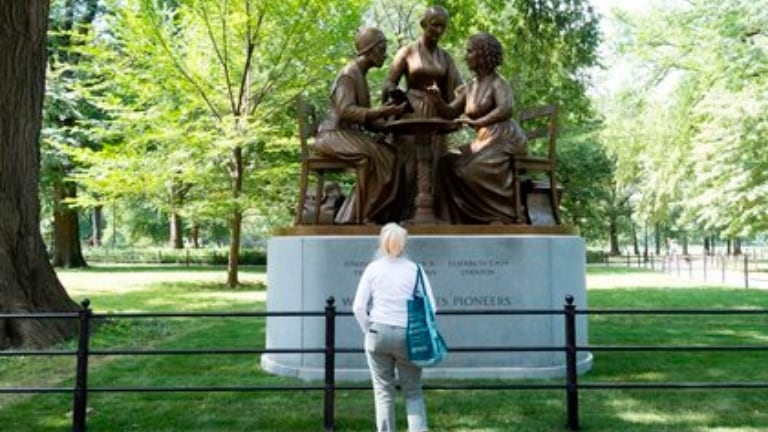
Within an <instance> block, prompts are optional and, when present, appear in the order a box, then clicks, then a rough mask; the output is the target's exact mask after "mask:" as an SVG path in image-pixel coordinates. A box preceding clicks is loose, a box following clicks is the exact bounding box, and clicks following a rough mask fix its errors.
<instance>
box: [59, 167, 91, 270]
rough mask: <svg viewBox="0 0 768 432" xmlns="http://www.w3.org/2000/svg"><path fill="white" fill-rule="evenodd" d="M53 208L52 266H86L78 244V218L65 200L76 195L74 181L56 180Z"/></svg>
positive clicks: (75, 211) (76, 213)
mask: <svg viewBox="0 0 768 432" xmlns="http://www.w3.org/2000/svg"><path fill="white" fill-rule="evenodd" d="M55 189H56V190H55V192H54V197H55V198H54V210H53V266H54V267H65V268H80V267H87V266H88V264H86V262H85V258H83V250H82V247H81V246H80V220H79V217H78V212H77V210H74V209H72V208H70V207H69V205H68V204H67V203H66V200H67V199H69V198H74V197H76V196H77V193H76V189H77V187H76V186H75V184H74V183H71V182H68V181H66V180H62V181H61V182H57V184H56V187H55Z"/></svg>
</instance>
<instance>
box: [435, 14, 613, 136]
mask: <svg viewBox="0 0 768 432" xmlns="http://www.w3.org/2000/svg"><path fill="white" fill-rule="evenodd" d="M445 5H446V7H447V8H448V10H449V11H451V24H450V28H449V31H448V32H447V34H446V38H447V41H446V42H447V43H448V45H449V46H450V47H451V48H452V52H454V53H462V54H463V53H464V50H465V44H466V42H465V41H466V40H467V38H468V37H469V36H470V35H471V34H473V33H475V32H478V31H485V32H488V33H491V34H493V35H494V36H496V37H497V38H498V39H499V41H501V43H502V45H503V46H504V47H505V52H504V64H503V65H502V68H501V72H502V75H504V76H505V77H507V79H508V80H509V81H510V83H511V84H512V86H513V89H514V91H515V98H516V99H517V106H518V107H519V108H520V109H523V108H530V107H534V106H537V105H541V104H547V103H554V104H557V105H558V106H559V107H560V112H561V118H562V122H563V123H570V122H572V121H575V122H576V123H580V122H583V121H584V120H588V119H590V118H591V117H592V114H591V113H592V107H591V102H590V100H589V98H588V96H587V94H586V85H587V82H588V81H587V78H588V73H589V68H591V67H593V66H596V65H597V47H598V45H599V43H600V33H599V28H598V17H597V15H596V14H595V12H594V10H593V9H592V6H591V5H590V4H589V2H588V1H584V0H555V1H544V0H515V1H508V2H502V1H498V0H481V1H475V0H451V1H447V2H446V3H445ZM461 58H463V56H462V57H461Z"/></svg>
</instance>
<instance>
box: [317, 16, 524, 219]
mask: <svg viewBox="0 0 768 432" xmlns="http://www.w3.org/2000/svg"><path fill="white" fill-rule="evenodd" d="M448 21H449V15H448V11H447V10H446V9H444V8H443V7H441V6H432V7H429V8H428V9H427V10H426V11H425V13H424V15H423V17H422V19H421V21H420V24H421V28H422V30H423V32H422V35H421V37H420V38H419V39H418V40H416V41H415V42H413V43H411V44H409V45H406V46H404V47H402V48H401V49H400V50H399V51H398V52H397V53H396V54H395V56H394V59H393V61H392V66H391V68H390V70H389V74H388V76H387V78H386V79H385V82H384V85H383V92H382V94H383V95H384V96H383V99H384V102H385V103H383V104H381V105H380V106H379V107H377V108H373V107H372V104H371V96H370V90H369V88H368V83H367V80H366V73H367V72H368V70H369V69H371V68H373V67H377V68H378V67H381V66H382V65H383V64H384V61H385V58H386V46H387V41H386V38H385V36H384V34H383V33H382V32H381V31H380V30H378V29H375V28H363V29H361V30H359V31H358V34H357V35H356V38H355V48H356V51H357V56H356V57H355V58H354V59H353V60H352V61H350V62H349V63H348V64H347V65H346V66H345V67H344V68H343V69H342V70H341V71H340V72H339V74H338V75H337V77H336V79H335V81H334V83H333V86H332V90H331V97H330V99H331V109H330V110H329V115H328V116H327V118H326V119H325V120H324V121H323V122H322V124H321V125H320V128H319V130H318V135H317V137H316V140H315V151H316V152H318V153H319V154H323V155H328V156H332V157H335V158H341V159H345V160H350V161H355V162H356V163H360V164H365V165H366V166H367V169H366V170H365V171H366V175H365V176H364V177H363V178H360V179H359V180H358V183H357V185H355V190H354V191H353V192H352V193H350V195H349V197H348V198H347V199H346V200H345V202H344V204H343V205H342V206H341V209H340V210H339V212H338V213H337V215H336V218H335V222H336V223H342V224H343V223H352V222H353V221H354V215H355V214H357V213H356V212H357V211H358V209H360V207H362V209H360V210H362V215H363V217H364V222H365V223H376V224H383V223H386V222H391V221H395V222H400V221H407V220H409V219H410V218H411V217H412V216H413V211H414V208H413V201H414V196H415V194H416V175H415V171H416V169H415V166H416V150H415V146H414V145H413V140H414V137H413V136H409V135H397V136H394V137H392V136H391V135H388V134H386V133H384V131H385V129H386V123H387V121H389V120H392V119H431V118H443V119H448V120H453V121H454V122H456V123H459V124H462V125H466V126H469V127H472V128H473V129H474V130H475V138H474V140H472V142H470V143H468V144H465V145H462V146H460V147H458V148H456V149H450V150H449V149H447V147H446V143H445V140H444V139H443V137H437V139H436V142H435V143H434V144H435V145H434V146H433V150H434V151H435V154H436V158H435V170H434V182H433V183H434V192H435V199H436V203H435V206H436V208H435V213H436V215H437V216H438V218H439V219H440V220H441V221H443V222H445V223H452V224H492V223H501V224H511V223H514V222H515V221H516V219H517V218H516V215H515V206H514V193H515V191H514V187H513V177H512V175H513V173H512V166H511V161H512V157H513V155H515V154H525V153H526V151H527V146H526V140H525V135H524V133H523V132H522V130H521V129H520V126H519V125H518V124H517V123H516V122H515V121H514V120H513V119H512V116H513V104H514V99H513V97H512V89H511V87H510V85H509V83H508V82H507V81H506V80H505V79H504V78H503V77H502V76H500V75H499V74H498V72H497V68H498V67H499V66H500V65H501V64H502V57H503V48H502V46H501V44H500V43H499V41H498V40H497V39H496V38H495V37H494V36H493V35H491V34H488V33H484V32H480V33H477V34H474V35H473V36H471V37H470V38H469V40H468V41H467V46H466V53H465V61H466V63H467V67H468V68H469V69H470V70H471V71H472V73H473V74H474V77H473V78H472V80H471V81H470V82H469V83H466V84H464V83H462V80H461V77H460V75H459V71H458V69H457V67H456V64H455V63H454V61H453V58H452V57H451V55H450V54H449V53H448V52H447V51H445V50H444V49H442V48H441V47H440V46H439V40H440V37H441V36H442V35H443V33H444V32H445V30H446V27H447V25H448ZM403 79H404V80H405V88H406V90H405V92H404V95H403V91H402V90H400V88H399V83H400V81H401V80H403Z"/></svg>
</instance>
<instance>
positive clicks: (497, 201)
mask: <svg viewBox="0 0 768 432" xmlns="http://www.w3.org/2000/svg"><path fill="white" fill-rule="evenodd" d="M502 53H503V50H502V46H501V44H500V43H499V41H498V40H497V39H496V38H495V37H494V36H493V35H490V34H488V33H483V32H481V33H477V34H475V35H473V36H472V37H470V39H469V41H468V42H467V52H466V62H467V66H468V67H469V69H470V70H472V71H473V72H474V73H475V78H474V79H473V80H472V81H471V82H470V83H469V84H468V85H467V88H466V90H465V91H464V92H460V95H459V96H458V97H457V98H456V100H454V102H453V103H451V104H450V105H448V104H443V103H440V97H438V95H437V91H436V90H432V91H431V94H432V97H433V99H434V100H435V101H436V103H437V106H438V108H439V109H440V112H441V114H442V115H443V116H445V117H448V118H456V117H459V116H461V117H459V118H458V119H457V121H460V122H462V123H464V124H467V125H469V126H472V127H473V128H474V129H475V131H476V137H475V139H474V140H473V141H472V142H471V143H469V144H466V145H464V146H461V147H459V149H457V150H453V151H450V152H448V153H446V154H445V155H443V156H442V157H441V158H440V162H439V167H438V177H439V178H438V193H439V194H440V198H441V199H440V205H441V208H440V215H441V218H443V219H447V220H450V221H451V222H452V223H459V224H485V223H504V224H510V223H515V221H516V219H517V215H516V214H515V201H514V197H515V190H514V185H513V173H512V158H513V156H514V155H520V154H525V153H527V142H526V139H525V134H524V133H523V131H522V129H521V128H520V125H519V124H517V122H515V121H514V120H513V119H512V115H513V106H514V100H513V97H512V88H511V87H510V85H509V83H508V82H507V80H505V79H504V78H503V77H501V76H500V75H499V74H498V73H497V72H496V68H497V67H498V66H500V65H501V62H502Z"/></svg>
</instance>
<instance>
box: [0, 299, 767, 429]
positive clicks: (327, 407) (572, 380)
mask: <svg viewBox="0 0 768 432" xmlns="http://www.w3.org/2000/svg"><path fill="white" fill-rule="evenodd" d="M350 315H352V314H351V312H339V311H337V310H336V306H335V302H334V299H333V297H331V298H329V299H328V301H327V304H326V306H325V310H324V311H317V312H312V311H302V312H290V311H284V312H277V311H274V312H236V313H231V312H230V313H213V312H210V313H209V312H198V313H192V312H188V313H110V314H97V313H93V311H92V310H91V309H90V303H89V301H88V300H84V301H83V303H82V308H81V310H80V311H79V312H73V313H35V314H30V313H24V314H0V320H7V319H37V320H46V319H76V320H78V322H79V326H80V331H79V339H78V346H77V349H72V350H13V351H0V357H12V356H74V357H75V358H76V359H77V361H76V367H75V384H74V387H8V388H0V394H29V393H66V394H71V395H72V410H73V415H72V430H73V431H75V432H80V431H85V430H86V426H87V423H86V422H87V410H86V406H87V400H88V395H89V394H91V393H131V392H145V393H146V392H154V393H157V392H168V393H182V392H296V391H321V392H323V395H324V397H323V399H324V401H323V428H324V430H325V431H333V430H335V428H336V398H335V392H336V391H337V390H369V391H370V389H371V387H370V386H369V385H351V384H338V383H337V382H336V380H335V374H334V370H335V360H336V356H337V355H338V354H347V353H362V352H363V351H362V349H360V348H348V347H337V346H336V340H335V333H336V330H335V329H336V318H337V317H339V316H350ZM440 315H562V316H563V318H564V319H563V325H564V328H565V338H564V339H565V343H564V345H562V346H495V347H487V346H484V347H472V346H460V347H451V348H450V350H451V352H542V351H550V352H562V353H564V355H565V363H566V376H565V378H564V380H562V381H561V382H558V383H543V384H530V383H514V382H510V383H507V384H482V383H473V384H436V385H435V384H433V385H430V384H427V385H425V386H424V388H425V390H454V391H460V390H562V391H563V392H564V395H565V406H566V412H565V416H566V418H567V424H568V428H569V429H570V430H572V431H575V430H579V429H580V419H579V391H581V390H600V389H643V390H644V389H648V390H651V389H652V390H680V389H768V382H763V381H751V382H658V383H637V382H624V383H619V382H588V383H579V379H578V374H577V354H578V353H579V352H592V353H594V352H606V351H634V352H650V351H677V352H680V351H684V352H697V351H734V352H736V351H768V345H709V346H702V345H664V346H659V345H587V346H580V345H578V344H577V342H576V341H577V334H576V328H577V326H576V316H577V315H768V309H589V310H577V309H576V306H575V305H574V304H573V298H572V297H571V296H566V299H565V304H564V306H563V308H562V309H507V310H492V311H477V310H471V311H470V310H452V311H442V312H440ZM300 316H301V317H307V316H316V317H324V318H325V330H326V331H325V346H324V347H318V348H311V349H307V348H304V349H289V348H282V349H260V348H253V349H153V350H127V349H93V348H92V347H91V343H90V336H91V330H92V327H93V323H94V321H95V320H100V319H107V318H108V319H110V320H115V319H139V318H206V317H209V318H210V317H226V318H230V317H245V318H264V317H300ZM266 353H286V354H299V353H316V354H324V355H325V374H324V377H325V378H324V382H323V383H322V384H307V385H290V386H166V387H160V386H157V387H93V386H90V387H89V385H88V375H89V369H88V361H89V359H90V358H91V357H93V356H108V355H202V354H206V355H209V354H218V355H242V354H247V355H253V354H266Z"/></svg>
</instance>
